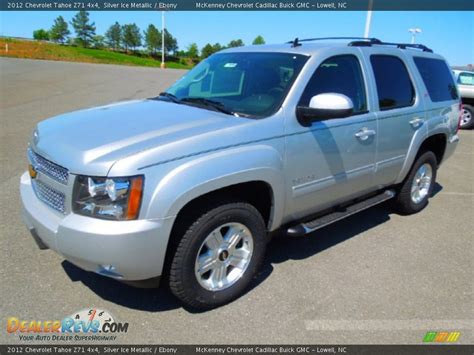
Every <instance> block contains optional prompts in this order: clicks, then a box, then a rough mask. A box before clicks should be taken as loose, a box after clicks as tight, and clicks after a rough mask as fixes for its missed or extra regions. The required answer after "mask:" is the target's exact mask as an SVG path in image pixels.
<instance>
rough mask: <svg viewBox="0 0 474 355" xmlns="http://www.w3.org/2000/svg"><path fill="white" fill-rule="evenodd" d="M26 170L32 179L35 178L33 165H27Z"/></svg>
mask: <svg viewBox="0 0 474 355" xmlns="http://www.w3.org/2000/svg"><path fill="white" fill-rule="evenodd" d="M28 172H29V173H30V177H31V178H32V179H34V178H36V175H38V173H37V172H36V170H35V168H34V166H33V165H31V164H30V165H28Z"/></svg>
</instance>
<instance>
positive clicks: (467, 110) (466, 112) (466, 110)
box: [459, 105, 474, 129]
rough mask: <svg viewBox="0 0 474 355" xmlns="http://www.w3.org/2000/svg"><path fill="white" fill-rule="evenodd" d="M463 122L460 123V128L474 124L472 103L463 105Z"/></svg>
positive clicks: (470, 126)
mask: <svg viewBox="0 0 474 355" xmlns="http://www.w3.org/2000/svg"><path fill="white" fill-rule="evenodd" d="M461 114H462V116H461V122H460V123H459V126H460V128H462V129H469V128H472V127H473V126H474V119H473V117H472V116H473V114H474V108H473V107H472V106H471V105H463V109H462V113H461Z"/></svg>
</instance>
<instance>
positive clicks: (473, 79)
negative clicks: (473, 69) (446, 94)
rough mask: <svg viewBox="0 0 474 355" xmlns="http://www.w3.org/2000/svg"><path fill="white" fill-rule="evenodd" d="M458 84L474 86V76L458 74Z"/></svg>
mask: <svg viewBox="0 0 474 355" xmlns="http://www.w3.org/2000/svg"><path fill="white" fill-rule="evenodd" d="M458 84H460V85H469V86H474V74H471V73H460V74H459V78H458Z"/></svg>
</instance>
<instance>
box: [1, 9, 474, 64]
mask: <svg viewBox="0 0 474 355" xmlns="http://www.w3.org/2000/svg"><path fill="white" fill-rule="evenodd" d="M74 14H75V12H70V11H66V12H55V11H44V12H42V11H37V12H30V11H24V12H0V35H5V36H20V37H31V36H32V32H33V30H35V29H38V28H49V27H50V26H51V24H52V23H53V20H54V19H55V18H56V17H57V16H59V15H62V16H63V17H64V18H65V19H66V20H67V21H68V22H69V21H70V19H71V18H72V16H74ZM90 18H91V20H92V21H94V22H95V23H96V26H97V33H98V34H103V33H104V32H105V31H106V30H107V28H108V27H109V26H110V25H111V24H113V23H114V22H115V21H118V22H119V23H121V24H125V23H132V22H135V23H136V24H137V25H138V26H139V27H140V28H141V29H142V30H144V29H145V28H146V27H147V26H148V24H150V23H153V24H155V25H156V26H157V27H161V13H159V12H152V11H143V12H138V11H130V12H124V11H122V12H112V11H110V12H109V11H101V12H91V13H90ZM365 18H366V12H364V11H355V12H344V11H339V12H324V11H320V12H316V11H308V12H298V11H294V12H279V11H248V12H235V11H227V12H226V11H219V12H218V11H201V12H190V11H187V12H167V13H166V24H167V28H168V29H169V31H170V32H171V33H172V34H173V35H174V36H175V37H176V38H177V39H178V45H179V47H180V49H185V48H186V47H187V46H188V45H189V44H190V43H192V42H196V43H197V44H198V45H199V47H202V46H203V45H204V44H206V43H208V42H210V43H215V42H219V43H221V44H227V43H228V42H229V41H230V40H231V39H236V38H241V39H243V41H244V42H245V43H246V44H250V43H251V42H252V40H253V38H255V37H256V36H257V35H262V36H263V37H264V38H265V40H266V42H267V43H281V42H284V41H287V40H290V39H293V38H295V37H299V38H305V37H306V38H307V37H325V36H362V35H363V32H364V25H365ZM411 27H419V28H421V29H422V30H423V33H421V34H420V35H419V36H418V40H417V41H418V42H420V43H423V44H426V45H427V46H429V47H431V48H433V49H434V50H435V51H436V52H438V53H440V54H442V55H443V56H445V57H446V58H447V59H448V61H449V62H450V64H451V65H465V64H468V63H474V45H473V43H474V12H468V11H464V12H421V11H420V12H408V11H396V12H382V11H380V12H374V13H373V16H372V27H371V33H370V36H374V37H378V38H380V39H383V40H385V41H393V42H395V41H397V42H409V41H410V34H409V33H408V28H411Z"/></svg>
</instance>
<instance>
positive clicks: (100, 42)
mask: <svg viewBox="0 0 474 355" xmlns="http://www.w3.org/2000/svg"><path fill="white" fill-rule="evenodd" d="M92 46H93V47H94V48H98V49H100V48H104V47H105V38H104V36H101V35H96V36H94V37H92Z"/></svg>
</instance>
